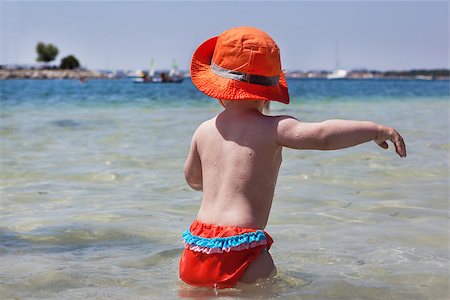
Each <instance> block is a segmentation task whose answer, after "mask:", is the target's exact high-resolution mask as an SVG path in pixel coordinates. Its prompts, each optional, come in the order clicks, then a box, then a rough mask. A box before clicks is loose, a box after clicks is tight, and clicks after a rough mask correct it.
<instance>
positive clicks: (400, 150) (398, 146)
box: [393, 135, 406, 157]
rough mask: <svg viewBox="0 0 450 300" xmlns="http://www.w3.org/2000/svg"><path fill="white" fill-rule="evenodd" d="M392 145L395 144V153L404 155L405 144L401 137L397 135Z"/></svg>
mask: <svg viewBox="0 0 450 300" xmlns="http://www.w3.org/2000/svg"><path fill="white" fill-rule="evenodd" d="M393 143H394V146H395V152H397V154H398V155H399V156H400V157H406V145H405V142H404V141H403V138H402V137H401V136H400V135H398V136H397V137H396V138H395V139H394V141H393Z"/></svg>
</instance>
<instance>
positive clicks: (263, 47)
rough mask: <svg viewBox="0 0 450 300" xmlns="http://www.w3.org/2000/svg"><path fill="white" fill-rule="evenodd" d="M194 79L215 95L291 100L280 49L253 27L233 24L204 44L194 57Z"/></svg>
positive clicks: (231, 98)
mask: <svg viewBox="0 0 450 300" xmlns="http://www.w3.org/2000/svg"><path fill="white" fill-rule="evenodd" d="M191 79H192V82H193V83H194V84H195V86H196V87H197V88H198V89H199V90H200V91H202V92H203V93H205V94H206V95H208V96H210V97H213V98H216V99H221V100H273V101H278V102H282V103H285V104H288V103H289V92H288V87H287V83H286V78H285V76H284V74H283V71H282V69H281V61H280V49H279V48H278V46H277V44H276V43H275V41H274V40H273V39H272V38H271V37H270V36H269V35H268V34H267V33H265V32H264V31H261V30H259V29H257V28H253V27H236V28H231V29H229V30H226V31H224V32H223V33H222V34H221V35H220V36H216V37H213V38H210V39H209V40H207V41H205V42H204V43H203V44H201V45H200V46H199V47H198V48H197V50H196V51H195V53H194V56H193V57H192V63H191Z"/></svg>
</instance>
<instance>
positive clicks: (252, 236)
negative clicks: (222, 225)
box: [182, 228, 266, 249]
mask: <svg viewBox="0 0 450 300" xmlns="http://www.w3.org/2000/svg"><path fill="white" fill-rule="evenodd" d="M182 236H183V239H184V241H185V242H186V243H187V244H189V245H197V246H200V247H207V248H222V249H224V248H231V247H236V246H239V245H242V244H245V243H248V244H250V243H252V242H258V241H261V240H266V235H265V234H264V232H263V231H262V230H257V231H255V232H247V233H244V234H240V235H234V236H228V237H218V238H205V237H200V236H196V235H193V234H192V233H191V231H190V230H189V228H188V229H186V231H185V232H183V234H182Z"/></svg>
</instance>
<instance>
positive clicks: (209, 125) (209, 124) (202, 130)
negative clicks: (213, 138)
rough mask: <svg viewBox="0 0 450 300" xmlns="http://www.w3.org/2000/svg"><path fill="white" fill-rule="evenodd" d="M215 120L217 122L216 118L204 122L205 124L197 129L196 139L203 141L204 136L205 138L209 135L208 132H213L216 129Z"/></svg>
mask: <svg viewBox="0 0 450 300" xmlns="http://www.w3.org/2000/svg"><path fill="white" fill-rule="evenodd" d="M215 120H216V117H214V118H212V119H209V120H206V121H204V122H203V123H201V124H200V125H199V126H198V127H197V129H196V130H195V133H194V136H193V137H194V139H199V138H200V139H201V138H202V137H203V136H205V135H207V134H208V132H210V131H211V130H213V129H214V126H215V125H214V124H215Z"/></svg>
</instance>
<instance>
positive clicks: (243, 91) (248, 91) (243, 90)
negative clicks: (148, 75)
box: [191, 36, 289, 104]
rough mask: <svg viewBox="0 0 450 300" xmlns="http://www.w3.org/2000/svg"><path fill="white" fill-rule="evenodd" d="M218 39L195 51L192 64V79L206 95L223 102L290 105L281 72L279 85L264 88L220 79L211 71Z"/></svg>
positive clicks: (209, 41)
mask: <svg viewBox="0 0 450 300" xmlns="http://www.w3.org/2000/svg"><path fill="white" fill-rule="evenodd" d="M217 39H218V37H217V36H216V37H213V38H210V39H209V40H207V41H205V42H204V43H203V44H201V45H200V46H199V47H198V48H197V50H196V51H195V53H194V55H193V57H192V63H191V79H192V82H193V83H194V85H195V86H196V87H197V88H198V89H199V90H200V91H202V92H203V93H205V94H206V95H208V96H210V97H213V98H216V99H222V100H272V101H278V102H282V103H285V104H288V103H289V92H288V87H287V83H286V77H285V76H284V73H283V72H281V74H280V80H279V82H278V85H275V86H264V85H259V84H251V83H247V82H242V81H238V80H234V79H229V78H224V77H220V76H218V75H216V74H214V73H213V72H212V71H211V59H212V56H213V53H214V48H215V46H216V43H217Z"/></svg>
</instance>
